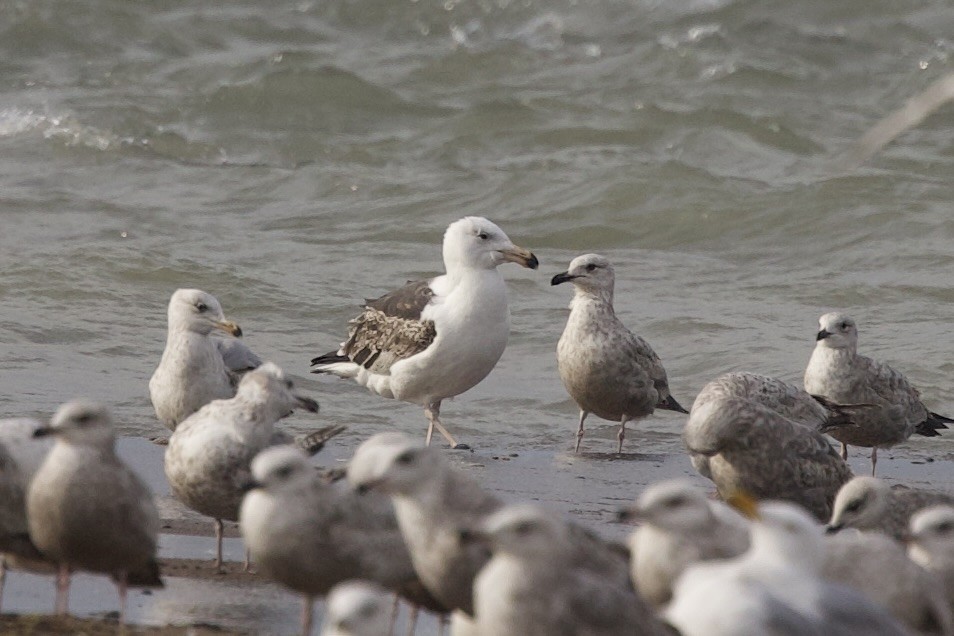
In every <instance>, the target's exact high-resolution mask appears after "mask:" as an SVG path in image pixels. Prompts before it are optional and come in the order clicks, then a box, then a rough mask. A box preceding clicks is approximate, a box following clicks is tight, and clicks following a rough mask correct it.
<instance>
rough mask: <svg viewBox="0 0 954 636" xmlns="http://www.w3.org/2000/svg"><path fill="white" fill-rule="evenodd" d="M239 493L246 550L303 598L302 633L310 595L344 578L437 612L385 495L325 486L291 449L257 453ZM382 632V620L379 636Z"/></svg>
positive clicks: (307, 630)
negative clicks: (424, 604) (369, 584)
mask: <svg viewBox="0 0 954 636" xmlns="http://www.w3.org/2000/svg"><path fill="white" fill-rule="evenodd" d="M245 489H246V490H248V494H246V495H245V499H244V500H243V501H242V508H241V513H240V523H241V528H242V537H243V538H244V540H245V545H247V546H248V549H249V552H250V553H251V557H252V560H253V561H254V562H255V563H256V564H257V565H258V567H259V568H260V569H261V571H262V572H263V573H264V574H265V575H266V576H268V577H269V578H272V579H274V580H276V581H278V582H279V583H281V584H283V585H286V586H288V587H290V588H291V589H293V590H295V591H296V592H299V593H301V594H302V595H303V605H302V632H303V633H304V634H309V633H310V631H311V620H312V606H313V604H314V600H315V597H317V596H322V595H325V594H327V593H328V591H329V590H330V589H331V588H332V586H335V585H337V584H338V583H341V582H343V581H347V580H349V579H369V580H371V581H374V582H376V583H379V584H381V585H384V586H385V587H387V588H389V589H390V590H392V591H394V592H398V593H401V594H404V595H405V596H407V597H408V598H409V600H411V602H413V603H416V604H421V603H422V602H428V601H429V603H428V604H429V607H430V609H436V608H435V603H436V602H435V601H433V600H432V599H429V598H427V597H426V595H423V594H422V590H421V585H420V581H419V580H418V578H417V574H416V573H415V572H414V566H413V565H412V564H411V557H410V555H409V554H408V550H407V547H406V546H405V545H404V539H403V537H402V536H401V531H400V530H399V529H398V526H397V520H396V519H395V517H394V508H393V506H392V504H391V502H390V501H389V500H388V498H387V497H386V496H384V495H380V494H374V493H368V494H367V495H357V494H355V493H354V492H352V491H351V490H350V489H349V488H348V487H347V484H345V483H344V482H337V483H327V482H326V481H325V480H324V478H323V477H322V476H321V475H320V474H319V472H318V471H317V470H316V468H315V467H314V466H312V465H311V464H310V463H309V462H308V457H307V456H306V455H305V453H304V452H303V451H301V450H300V449H298V448H295V447H293V446H275V447H272V448H268V449H266V450H264V451H262V452H261V453H259V455H258V456H257V457H256V458H255V459H254V461H253V462H252V479H251V481H249V482H248V483H247V484H246V486H245ZM329 602H330V601H329ZM388 605H389V606H390V603H389V604H388ZM385 618H387V615H386V616H385ZM387 632H388V630H387V622H385V629H384V630H382V631H381V632H380V633H381V634H385V633H387Z"/></svg>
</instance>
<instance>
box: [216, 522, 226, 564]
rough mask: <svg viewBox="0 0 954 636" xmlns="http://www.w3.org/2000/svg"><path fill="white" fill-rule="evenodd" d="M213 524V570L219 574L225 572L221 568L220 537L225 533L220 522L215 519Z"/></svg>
mask: <svg viewBox="0 0 954 636" xmlns="http://www.w3.org/2000/svg"><path fill="white" fill-rule="evenodd" d="M214 523H215V569H216V571H218V572H219V574H223V573H224V572H225V568H223V567H222V535H223V534H224V533H225V530H224V528H222V520H221V519H216V520H215V521H214Z"/></svg>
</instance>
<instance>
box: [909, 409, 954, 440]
mask: <svg viewBox="0 0 954 636" xmlns="http://www.w3.org/2000/svg"><path fill="white" fill-rule="evenodd" d="M947 422H951V420H950V419H948V418H946V417H944V416H942V415H937V414H936V413H931V414H929V415H928V418H927V419H926V420H924V421H923V422H918V425H917V426H915V427H914V433H915V434H916V435H922V436H924V437H940V436H941V434H940V433H939V432H938V431H940V430H943V429H946V428H947Z"/></svg>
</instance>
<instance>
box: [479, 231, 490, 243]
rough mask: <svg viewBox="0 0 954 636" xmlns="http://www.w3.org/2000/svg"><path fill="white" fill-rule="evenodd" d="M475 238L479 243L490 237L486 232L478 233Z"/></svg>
mask: <svg viewBox="0 0 954 636" xmlns="http://www.w3.org/2000/svg"><path fill="white" fill-rule="evenodd" d="M477 238H479V239H480V240H481V241H486V240H487V239H489V238H490V235H489V234H487V233H486V232H478V233H477Z"/></svg>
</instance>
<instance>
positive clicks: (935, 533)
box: [907, 504, 954, 607]
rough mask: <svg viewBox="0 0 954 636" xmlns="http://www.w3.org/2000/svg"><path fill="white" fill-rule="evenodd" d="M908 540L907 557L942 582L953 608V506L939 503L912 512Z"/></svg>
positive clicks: (949, 603)
mask: <svg viewBox="0 0 954 636" xmlns="http://www.w3.org/2000/svg"><path fill="white" fill-rule="evenodd" d="M907 539H908V556H909V557H911V560H912V561H914V562H915V563H917V564H918V565H920V566H921V567H923V568H925V569H926V570H930V571H931V572H933V573H935V574H936V575H937V576H938V577H939V578H940V579H941V580H942V581H943V583H944V593H945V594H946V595H947V602H948V605H949V606H951V607H954V506H950V505H946V504H939V505H936V506H931V507H929V508H924V509H923V510H919V511H917V512H916V513H914V515H913V516H912V517H911V523H910V525H909V530H908V537H907Z"/></svg>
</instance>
